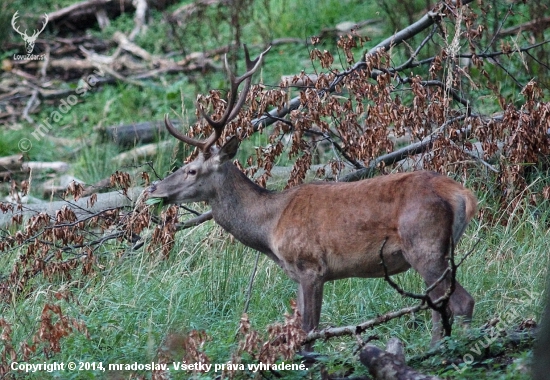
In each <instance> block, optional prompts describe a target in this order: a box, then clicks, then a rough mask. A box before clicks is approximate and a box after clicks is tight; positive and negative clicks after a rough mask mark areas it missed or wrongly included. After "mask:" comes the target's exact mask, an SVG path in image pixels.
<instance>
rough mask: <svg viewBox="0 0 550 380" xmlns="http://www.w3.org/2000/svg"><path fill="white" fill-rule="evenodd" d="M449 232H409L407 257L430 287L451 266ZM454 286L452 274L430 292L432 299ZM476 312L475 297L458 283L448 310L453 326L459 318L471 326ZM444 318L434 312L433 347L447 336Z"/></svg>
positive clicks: (441, 229)
mask: <svg viewBox="0 0 550 380" xmlns="http://www.w3.org/2000/svg"><path fill="white" fill-rule="evenodd" d="M409 231H411V229H409ZM445 231H448V229H445V228H444V226H442V228H440V229H433V230H431V231H422V232H420V231H418V230H416V231H412V232H413V233H412V234H408V233H407V232H405V236H404V239H403V242H404V252H403V255H404V256H405V259H406V260H407V261H408V262H409V264H410V265H411V266H412V267H413V268H414V269H415V270H416V271H417V272H418V273H419V274H420V275H421V276H422V278H423V279H424V282H425V283H426V286H427V287H429V286H431V285H433V284H434V283H436V282H437V281H438V280H439V279H440V278H441V276H442V275H443V273H444V272H445V270H446V269H447V268H448V267H449V263H448V261H447V258H446V256H447V253H448V252H449V244H450V236H449V234H448V233H445ZM407 234H408V235H407ZM447 236H449V239H447ZM450 286H451V276H450V273H448V274H447V275H446V276H445V278H444V279H443V280H442V281H440V282H439V283H438V284H437V285H436V286H435V288H434V289H433V290H432V291H431V292H430V293H429V297H430V299H431V300H432V301H435V300H437V299H438V298H440V297H442V296H443V295H445V293H446V292H447V290H448V289H449V288H450ZM473 310H474V299H473V297H472V296H471V295H470V294H469V293H468V292H467V291H466V290H465V289H464V288H463V287H462V285H460V284H459V283H458V281H456V280H455V290H454V292H453V293H452V295H451V297H450V299H449V303H448V307H447V310H445V312H446V313H445V314H446V316H447V318H448V321H449V323H452V321H453V319H454V318H457V317H459V318H460V319H461V321H462V322H463V323H468V322H469V321H470V320H471V319H472V314H473ZM441 317H442V316H441V313H439V312H438V311H432V322H433V326H432V341H431V344H432V346H433V345H435V344H436V343H437V342H438V341H439V340H441V338H442V337H443V336H444V329H443V324H442V322H443V321H442V318H441Z"/></svg>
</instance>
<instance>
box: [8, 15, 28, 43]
mask: <svg viewBox="0 0 550 380" xmlns="http://www.w3.org/2000/svg"><path fill="white" fill-rule="evenodd" d="M18 13H19V11H16V12H15V13H14V14H13V17H12V18H11V26H12V28H13V30H15V31H16V32H17V33H19V34H20V35H21V36H23V37H27V29H25V32H23V33H21V32H20V31H19V27H18V26H17V25H15V22H16V21H17V18H18V17H19V15H18Z"/></svg>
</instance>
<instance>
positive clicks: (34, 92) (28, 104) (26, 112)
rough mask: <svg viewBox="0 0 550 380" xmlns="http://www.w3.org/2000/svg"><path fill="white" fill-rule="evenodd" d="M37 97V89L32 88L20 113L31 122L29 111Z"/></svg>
mask: <svg viewBox="0 0 550 380" xmlns="http://www.w3.org/2000/svg"><path fill="white" fill-rule="evenodd" d="M37 98H38V90H33V91H32V95H31V97H30V99H29V100H28V101H27V105H26V106H25V108H24V109H23V114H22V116H23V118H24V119H25V120H27V121H28V122H29V123H32V124H34V120H33V119H32V117H30V116H29V112H30V110H31V108H33V107H34V103H35V102H36V99H37Z"/></svg>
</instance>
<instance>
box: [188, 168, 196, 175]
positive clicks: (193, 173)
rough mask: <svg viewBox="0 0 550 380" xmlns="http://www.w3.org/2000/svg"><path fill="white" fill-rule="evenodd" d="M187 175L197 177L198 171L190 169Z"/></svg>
mask: <svg viewBox="0 0 550 380" xmlns="http://www.w3.org/2000/svg"><path fill="white" fill-rule="evenodd" d="M187 174H189V175H196V174H197V171H196V170H195V169H189V171H188V172H187Z"/></svg>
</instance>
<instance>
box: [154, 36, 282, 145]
mask: <svg viewBox="0 0 550 380" xmlns="http://www.w3.org/2000/svg"><path fill="white" fill-rule="evenodd" d="M270 49H271V46H270V47H268V48H267V49H266V50H264V51H263V52H262V53H261V54H260V55H259V56H258V57H257V58H256V59H255V60H253V61H252V60H250V55H249V53H248V49H247V47H246V45H244V54H245V58H246V72H245V73H244V74H243V75H241V76H240V77H238V78H235V75H234V74H233V73H232V72H231V70H230V69H229V63H228V62H227V55H226V56H225V69H226V70H227V73H228V76H229V80H230V90H229V99H228V100H227V107H226V109H225V112H224V113H223V115H222V117H221V118H220V119H219V120H216V121H214V120H212V118H210V117H209V116H208V115H206V113H205V111H204V110H203V109H202V107H200V106H199V111H200V112H201V115H202V117H204V119H205V120H206V122H207V123H208V124H210V126H211V127H212V128H213V129H214V132H213V133H212V134H211V135H210V136H208V138H207V139H206V140H204V141H200V140H196V139H193V138H191V137H189V136H185V135H184V134H182V133H181V132H179V131H178V130H176V128H175V127H174V126H173V125H172V123H171V122H170V120H168V114H166V115H165V116H164V124H165V125H166V129H167V130H168V132H170V134H171V135H172V136H174V137H175V138H177V139H178V140H180V141H183V142H184V143H186V144H189V145H192V146H196V147H197V148H199V149H200V150H201V151H202V152H203V153H204V154H208V152H209V150H210V147H211V146H212V145H213V144H214V143H215V142H216V141H217V140H218V139H219V138H220V136H221V134H222V132H223V129H224V128H225V126H226V125H227V123H229V122H230V121H231V120H233V119H234V118H235V116H237V114H238V113H239V111H240V110H241V108H242V106H243V104H244V102H245V100H246V95H247V93H248V90H249V89H250V83H251V81H252V75H253V74H254V73H255V72H256V70H258V68H259V67H260V65H261V64H262V60H263V57H264V55H265V54H266V53H267V52H268V51H269V50H270ZM243 81H244V83H245V84H244V87H243V90H242V91H241V94H240V96H238V97H237V92H238V89H239V85H240V84H241V83H242V82H243Z"/></svg>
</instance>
